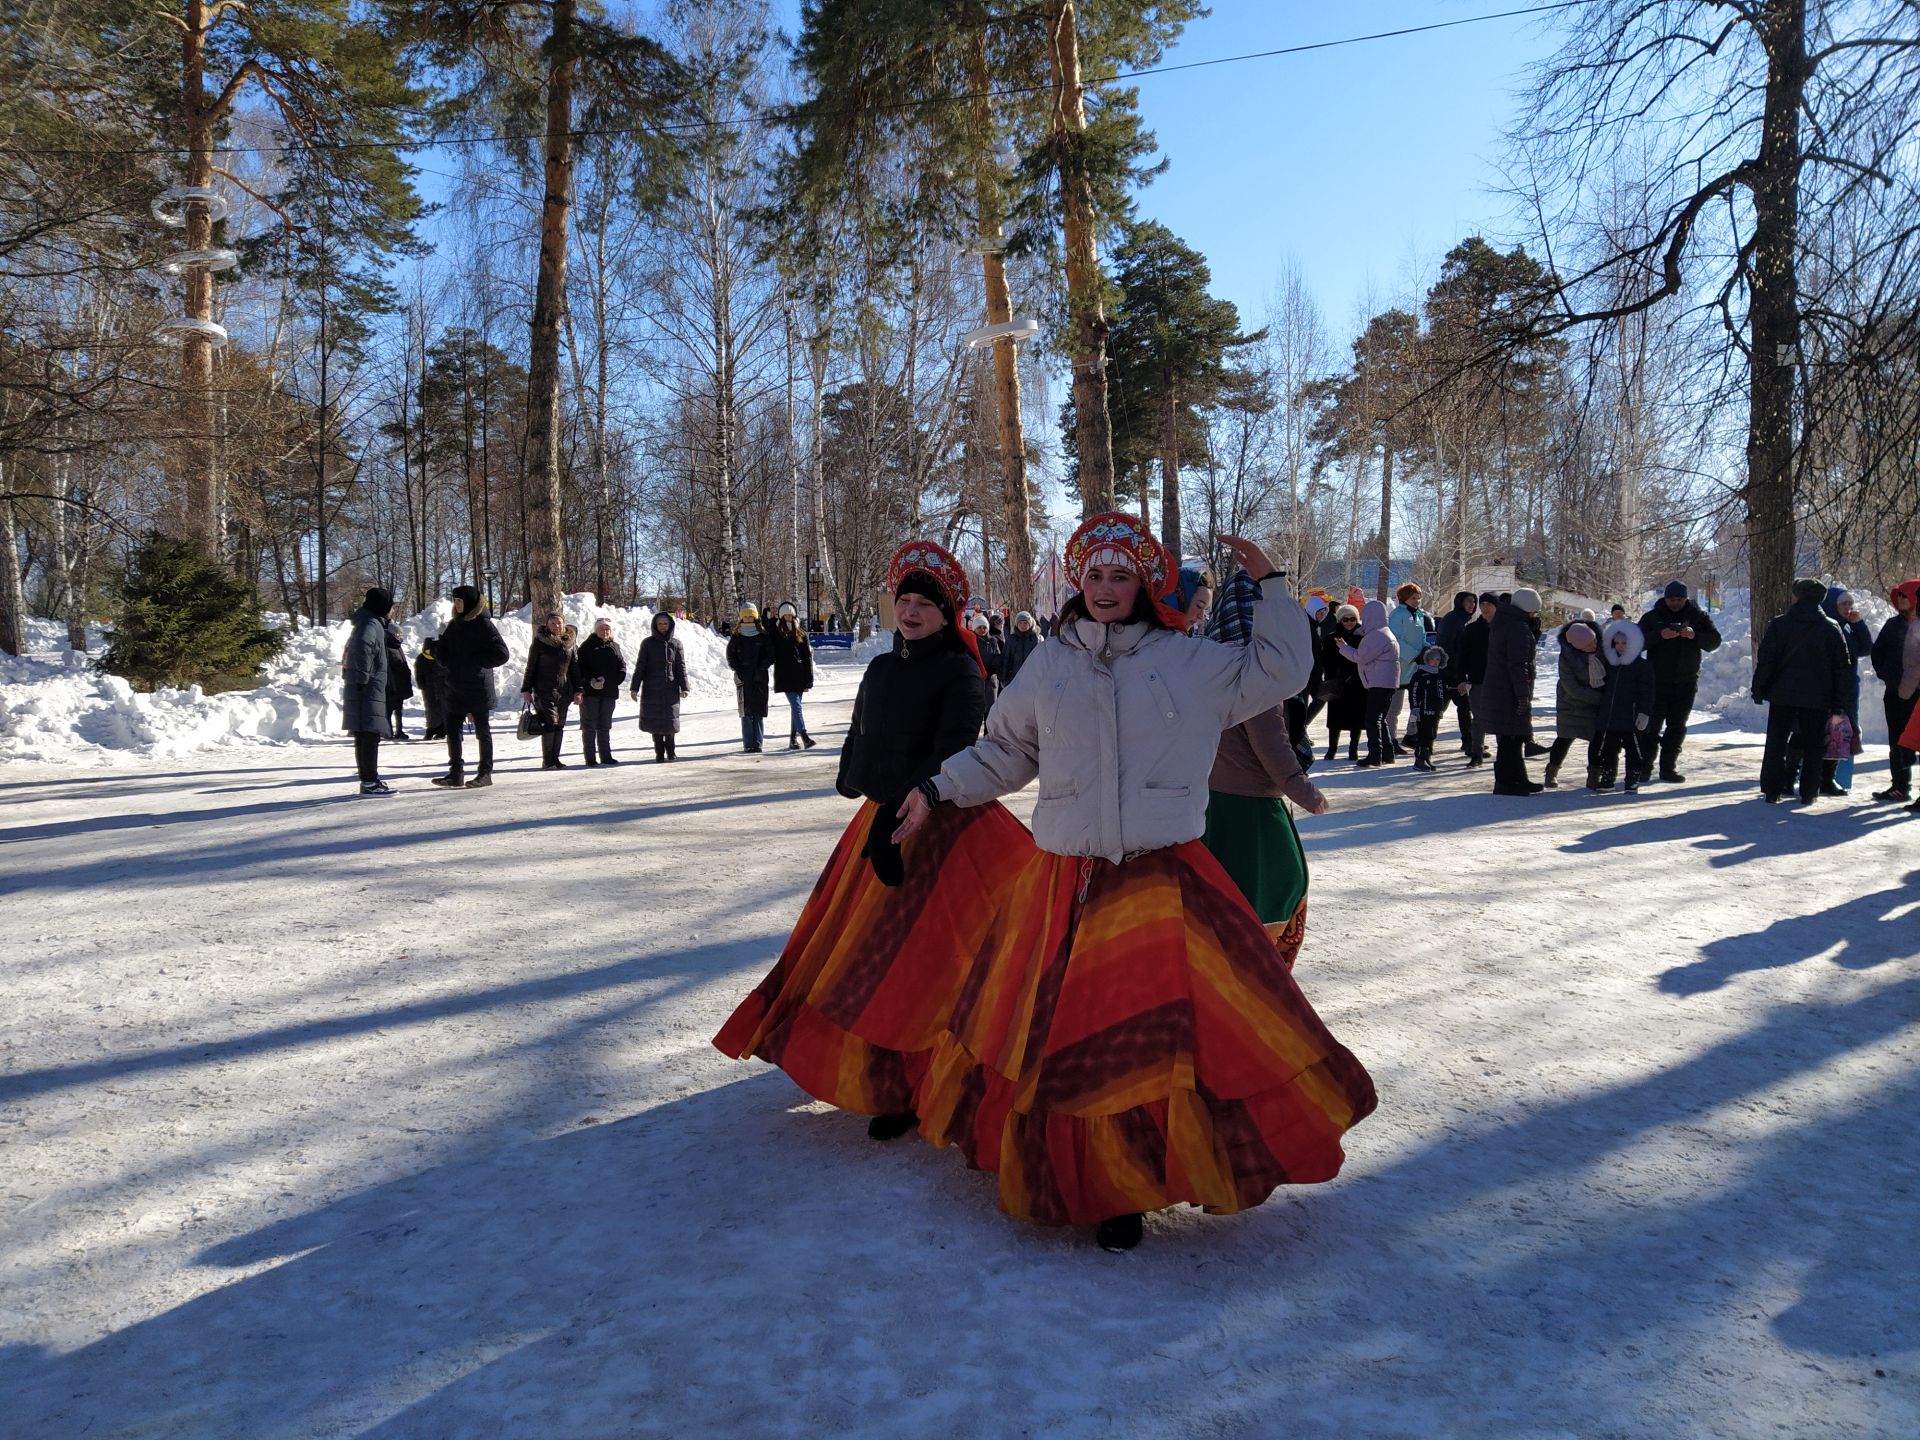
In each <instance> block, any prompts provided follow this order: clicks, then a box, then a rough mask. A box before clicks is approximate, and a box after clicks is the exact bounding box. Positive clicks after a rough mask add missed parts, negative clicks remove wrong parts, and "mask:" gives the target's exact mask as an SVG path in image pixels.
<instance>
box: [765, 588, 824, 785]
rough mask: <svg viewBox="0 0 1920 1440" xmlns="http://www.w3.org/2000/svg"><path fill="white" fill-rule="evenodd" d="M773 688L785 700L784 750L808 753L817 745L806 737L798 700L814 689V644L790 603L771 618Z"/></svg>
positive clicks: (795, 609)
mask: <svg viewBox="0 0 1920 1440" xmlns="http://www.w3.org/2000/svg"><path fill="white" fill-rule="evenodd" d="M770 643H771V644H772V646H773V688H774V689H775V690H777V691H779V692H780V693H781V694H782V695H784V696H786V697H787V749H789V750H799V749H802V748H805V749H808V750H811V749H813V747H814V746H815V745H816V744H818V743H819V742H818V741H816V740H815V739H814V738H813V736H811V735H809V734H808V733H807V716H806V712H805V711H804V710H802V709H801V706H800V697H801V696H803V695H805V694H806V693H807V691H809V690H811V689H812V688H813V643H812V642H811V641H810V640H808V639H807V632H806V631H805V630H804V629H802V628H801V625H800V611H799V609H798V607H796V606H795V605H794V603H793V602H792V601H791V600H789V601H787V602H785V603H784V604H782V605H781V607H780V613H779V614H778V615H777V616H775V617H774V622H773V635H772V636H771V637H770Z"/></svg>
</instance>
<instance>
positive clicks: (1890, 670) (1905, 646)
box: [1872, 580, 1920, 804]
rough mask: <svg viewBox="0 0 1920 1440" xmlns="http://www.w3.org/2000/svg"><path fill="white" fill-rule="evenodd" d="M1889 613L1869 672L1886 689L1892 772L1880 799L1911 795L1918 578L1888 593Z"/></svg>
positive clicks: (1919, 698) (1918, 680)
mask: <svg viewBox="0 0 1920 1440" xmlns="http://www.w3.org/2000/svg"><path fill="white" fill-rule="evenodd" d="M1887 598H1888V599H1889V600H1891V601H1892V602H1893V614H1892V615H1890V616H1888V617H1887V623H1886V624H1884V625H1882V626H1881V627H1880V633H1879V634H1878V635H1876V636H1875V637H1874V640H1873V652H1872V654H1873V673H1874V674H1875V675H1877V676H1879V677H1880V683H1881V684H1882V685H1883V686H1884V687H1885V692H1884V693H1883V694H1882V696H1881V698H1880V704H1881V707H1882V709H1883V711H1884V713H1885V714H1886V717H1887V747H1888V762H1887V763H1888V768H1889V769H1890V771H1891V772H1892V773H1891V775H1890V777H1889V783H1888V785H1887V788H1886V789H1884V790H1878V791H1875V792H1874V796H1873V798H1874V799H1876V800H1879V801H1883V802H1884V801H1888V800H1892V801H1897V802H1900V803H1902V804H1905V803H1907V802H1910V801H1912V800H1913V798H1914V797H1913V792H1912V786H1913V761H1914V751H1913V749H1912V747H1911V746H1909V745H1908V744H1907V743H1906V740H1905V734H1906V729H1907V724H1908V722H1909V721H1911V720H1912V718H1913V713H1914V711H1915V710H1916V709H1920V703H1917V702H1920V580H1905V581H1902V582H1901V583H1900V584H1898V585H1896V586H1894V587H1893V590H1892V592H1891V593H1890V594H1889V595H1888V597H1887Z"/></svg>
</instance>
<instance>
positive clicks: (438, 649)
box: [433, 585, 513, 790]
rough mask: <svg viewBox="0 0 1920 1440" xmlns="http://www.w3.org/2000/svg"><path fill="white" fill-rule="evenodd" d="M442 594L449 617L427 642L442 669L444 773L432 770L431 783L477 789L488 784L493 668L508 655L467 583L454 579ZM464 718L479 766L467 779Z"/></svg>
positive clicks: (490, 781)
mask: <svg viewBox="0 0 1920 1440" xmlns="http://www.w3.org/2000/svg"><path fill="white" fill-rule="evenodd" d="M448 598H449V599H451V600H452V601H453V619H452V620H450V621H448V622H447V628H446V629H445V630H442V631H441V632H440V639H439V640H438V641H437V642H435V644H434V647H433V648H434V654H435V655H437V656H439V657H440V666H441V669H442V670H443V671H444V673H445V675H446V722H447V773H446V774H445V775H436V776H434V777H433V783H434V784H436V785H444V786H447V787H449V788H457V787H459V786H462V785H464V786H465V787H466V788H467V789H469V790H477V789H480V788H482V787H484V786H487V785H491V784H493V728H492V726H491V724H490V723H489V721H490V720H491V719H492V716H493V698H494V691H493V672H494V671H495V670H497V669H499V668H500V666H502V665H504V664H506V663H507V661H509V660H511V659H512V658H513V656H512V654H511V652H510V651H508V649H507V642H506V641H505V640H502V639H501V638H500V631H499V630H498V629H496V628H495V626H494V623H493V620H492V618H491V617H490V616H488V614H487V605H486V602H485V601H484V600H482V599H481V598H480V592H479V591H478V590H476V589H474V588H473V586H471V585H456V586H455V587H454V588H453V590H452V591H451V592H450V593H449V596H448ZM468 720H471V721H472V722H473V736H474V739H475V740H477V741H478V742H479V744H480V768H479V770H478V771H476V772H475V774H474V777H473V779H471V780H468V779H467V778H466V767H465V765H464V764H462V762H461V758H460V730H461V726H462V725H463V724H464V723H465V722H466V721H468Z"/></svg>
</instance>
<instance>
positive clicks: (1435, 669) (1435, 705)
mask: <svg viewBox="0 0 1920 1440" xmlns="http://www.w3.org/2000/svg"><path fill="white" fill-rule="evenodd" d="M1446 666H1447V652H1446V650H1445V649H1443V648H1442V647H1441V646H1439V645H1427V646H1424V647H1422V649H1421V651H1420V654H1419V657H1418V659H1417V660H1416V661H1415V662H1414V667H1413V678H1412V679H1410V680H1409V681H1408V682H1407V708H1408V712H1409V715H1410V716H1411V719H1412V723H1413V768H1414V769H1416V770H1438V769H1439V768H1440V767H1439V766H1438V765H1435V764H1434V763H1433V742H1434V741H1435V740H1436V739H1438V738H1439V735H1440V717H1441V716H1442V715H1444V714H1446V713H1447V683H1446V681H1445V680H1443V679H1441V675H1442V674H1443V673H1444V671H1445V670H1446Z"/></svg>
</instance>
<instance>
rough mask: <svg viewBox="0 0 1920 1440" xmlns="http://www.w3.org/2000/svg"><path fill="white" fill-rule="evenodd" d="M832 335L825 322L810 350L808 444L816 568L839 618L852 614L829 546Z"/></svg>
mask: <svg viewBox="0 0 1920 1440" xmlns="http://www.w3.org/2000/svg"><path fill="white" fill-rule="evenodd" d="M827 349H828V336H827V330H826V327H825V325H822V326H821V327H820V328H819V329H818V330H817V331H816V332H815V334H814V336H813V339H812V342H811V344H810V345H809V347H808V350H807V380H808V387H807V388H808V391H809V395H808V401H807V403H808V405H809V406H810V407H811V416H810V419H811V422H812V430H811V433H810V435H809V436H808V441H807V443H808V444H809V446H811V448H812V454H811V455H810V456H809V461H808V482H807V491H808V494H807V503H808V505H809V506H810V507H811V509H812V512H813V553H814V564H815V565H816V566H817V567H818V568H817V569H816V571H815V573H816V574H817V575H819V577H820V587H821V593H822V594H824V595H825V596H826V597H827V599H828V602H829V604H830V607H831V608H832V610H833V612H834V615H835V617H836V619H838V618H839V617H842V616H845V615H847V614H849V613H850V612H849V609H848V606H847V602H846V597H845V596H843V595H842V594H841V593H840V584H839V581H838V579H837V578H836V572H835V570H834V566H833V556H832V553H831V552H830V551H829V550H828V549H827V502H826V494H827V450H826V443H825V442H826V414H825V402H826V389H827V358H828V357H827Z"/></svg>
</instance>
